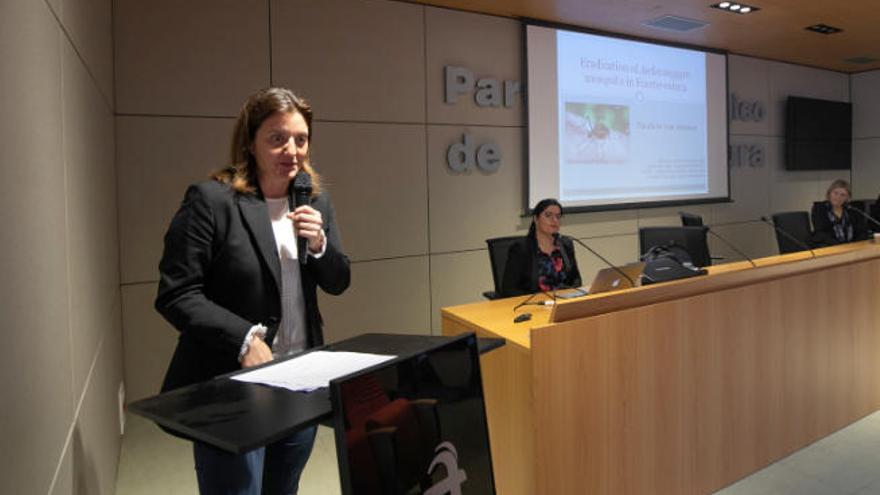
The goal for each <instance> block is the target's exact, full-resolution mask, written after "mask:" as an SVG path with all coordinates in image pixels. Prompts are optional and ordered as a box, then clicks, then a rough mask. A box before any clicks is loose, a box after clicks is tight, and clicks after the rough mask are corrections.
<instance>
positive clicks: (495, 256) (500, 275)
mask: <svg viewBox="0 0 880 495" xmlns="http://www.w3.org/2000/svg"><path fill="white" fill-rule="evenodd" d="M522 238H523V236H521V235H512V236H507V237H495V238H492V239H486V246H488V248H489V263H490V265H491V267H492V282H493V283H494V284H495V290H494V291H487V292H483V297H485V298H486V299H498V298H500V297H501V283H502V281H503V280H504V267H505V266H506V265H507V252H508V251H509V250H510V246H511V245H512V244H513V243H515V242H517V241H519V240H521V239H522Z"/></svg>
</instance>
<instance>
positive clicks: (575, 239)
mask: <svg viewBox="0 0 880 495" xmlns="http://www.w3.org/2000/svg"><path fill="white" fill-rule="evenodd" d="M556 235H559V234H556ZM570 239H571V240H573V241H574V242H576V243H578V244H580V245H581V246H583V248H584V249H586V250H587V251H589V252H591V253H593V255H594V256H595V257H597V258H599V259H600V260H602V262H603V263H605V264H606V265H608V266H610V267H611V269H613V270H614V271H616V272H617V273H619V274H621V275H623V278H625V279H627V280H628V281H629V284H630V285H629V286H630V287H635V286H636V282H635V280H633V279H632V277H630V276H629V275H627V274H626V272H625V271H623V270H621V269H620V268H618V267H617V266H616V265H615V264H614V263H612V262H610V261H608V260H607V259H605V258H604V257H603V256H602V255H601V254H599V253H597V252H596V251H595V250H593V248H591V247H590V246H588V245H587V244H586V243H585V242H583V241H581V240H580V239H578V238H577V237H571V238H570ZM642 276H644V274H642Z"/></svg>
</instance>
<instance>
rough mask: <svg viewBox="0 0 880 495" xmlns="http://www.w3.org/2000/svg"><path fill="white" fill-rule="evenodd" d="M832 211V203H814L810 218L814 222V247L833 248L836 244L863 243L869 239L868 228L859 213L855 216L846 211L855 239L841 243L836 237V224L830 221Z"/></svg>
mask: <svg viewBox="0 0 880 495" xmlns="http://www.w3.org/2000/svg"><path fill="white" fill-rule="evenodd" d="M829 211H831V203H829V202H828V201H819V202H816V203H813V210H812V211H811V212H810V217H811V219H812V220H813V235H812V238H811V241H812V242H811V244H812V245H813V247H824V246H832V245H834V244H842V243H844V242H852V241H863V240H865V239H867V238H868V228H867V225H866V224H865V219H864V218H862V217H861V216H860V215H859V214H858V213H856V214H855V215H853V214H851V213H849V212H847V211H844V215H847V218H848V219H849V222H850V224H852V226H853V238H852V240H851V241H839V240H837V237H835V236H834V224H833V223H831V220H829V219H828V212H829Z"/></svg>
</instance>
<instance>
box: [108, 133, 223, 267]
mask: <svg viewBox="0 0 880 495" xmlns="http://www.w3.org/2000/svg"><path fill="white" fill-rule="evenodd" d="M232 126H233V121H232V119H193V118H167V117H117V119H116V143H117V146H116V167H117V173H118V188H119V247H120V258H121V260H120V267H121V268H120V272H121V273H120V276H121V278H122V283H131V282H144V281H155V280H158V279H159V273H158V266H159V258H160V257H161V256H162V248H163V244H162V239H163V237H164V235H165V231H166V230H167V228H168V224H169V223H170V221H171V218H172V217H173V216H174V213H175V212H176V211H177V209H178V207H179V206H180V202H181V200H183V195H184V193H185V192H186V187H187V186H188V185H189V184H191V183H193V182H197V181H200V180H206V179H207V178H208V173H209V172H211V171H212V170H215V169H217V168H219V167H221V166H222V165H223V164H224V163H226V162H227V158H226V156H227V155H226V153H227V149H226V148H227V143H228V142H229V136H230V135H231V134H232Z"/></svg>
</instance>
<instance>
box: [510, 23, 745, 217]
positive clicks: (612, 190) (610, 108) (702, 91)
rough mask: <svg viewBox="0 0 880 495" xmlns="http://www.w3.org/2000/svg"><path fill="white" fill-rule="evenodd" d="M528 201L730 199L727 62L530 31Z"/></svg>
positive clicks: (601, 204)
mask: <svg viewBox="0 0 880 495" xmlns="http://www.w3.org/2000/svg"><path fill="white" fill-rule="evenodd" d="M526 32H527V38H528V43H527V44H528V71H529V72H528V94H529V105H528V108H529V205H528V206H532V205H534V204H535V203H536V202H537V201H539V200H540V199H542V198H546V197H556V198H558V199H559V200H560V202H562V204H563V205H565V206H567V207H583V208H585V209H588V208H597V209H598V208H613V207H638V206H647V205H649V204H652V205H669V204H676V203H679V204H681V203H687V202H696V201H713V200H716V201H723V200H726V199H727V198H728V197H729V190H728V171H727V111H726V103H727V98H726V95H727V60H726V56H725V55H723V54H718V53H710V52H704V51H699V50H691V49H683V48H676V47H670V46H665V45H658V44H652V43H646V42H639V41H631V40H624V39H619V38H612V37H606V36H598V35H593V34H585V33H578V32H572V31H564V30H559V29H553V28H547V27H541V26H533V25H530V26H528V27H527V31H526Z"/></svg>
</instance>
